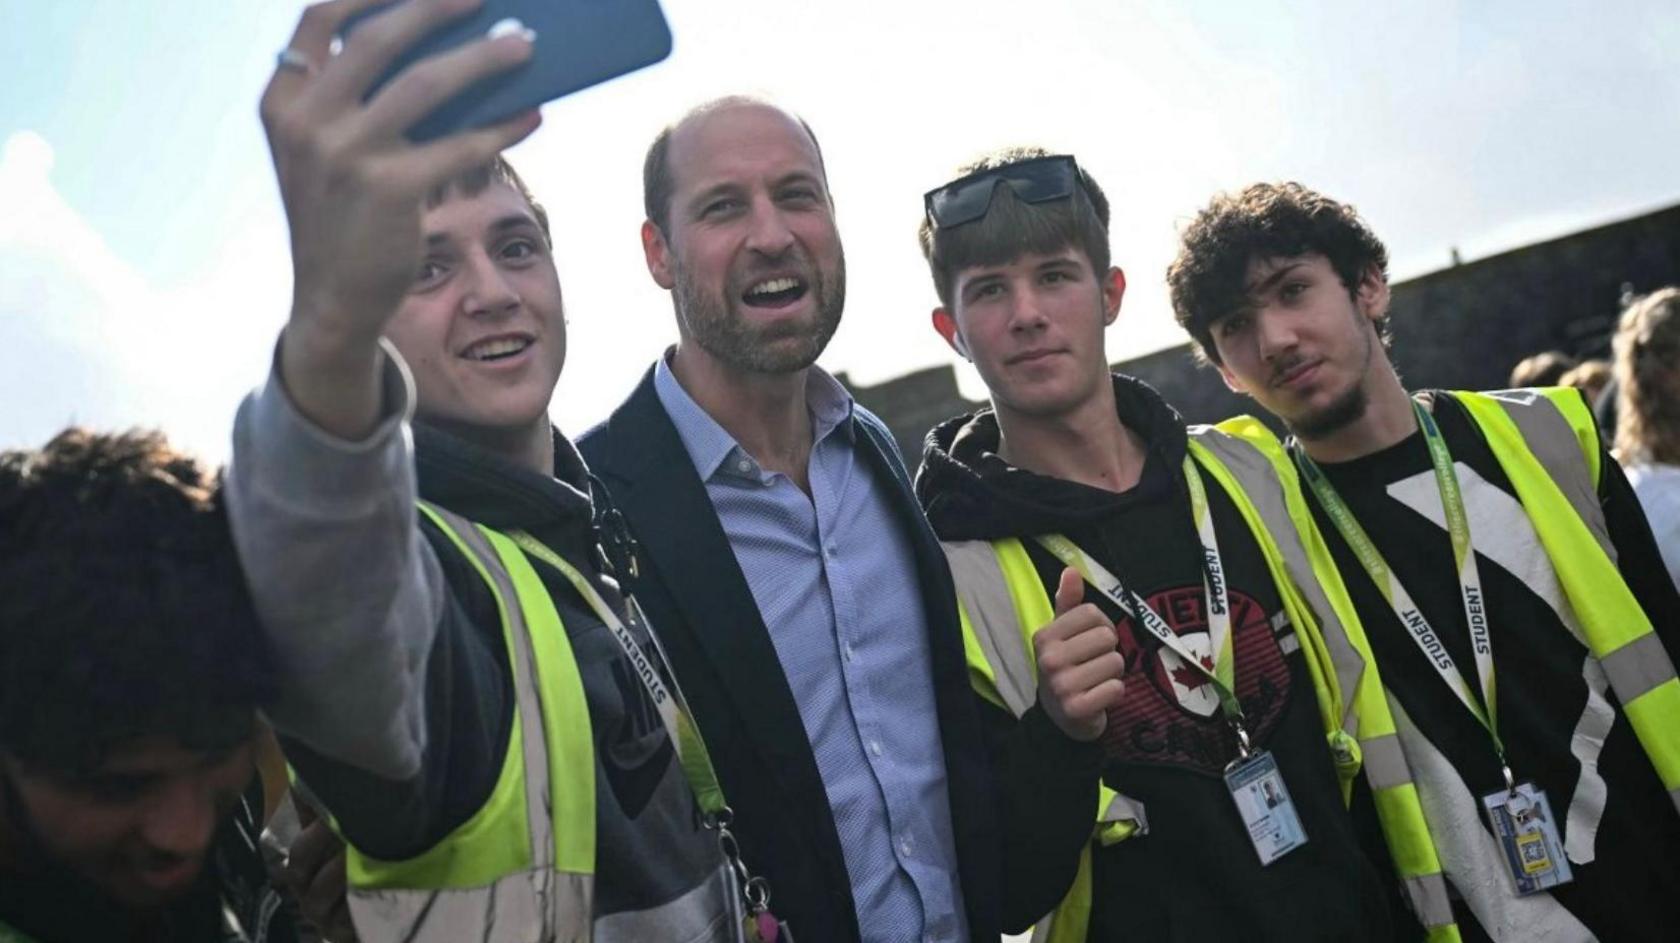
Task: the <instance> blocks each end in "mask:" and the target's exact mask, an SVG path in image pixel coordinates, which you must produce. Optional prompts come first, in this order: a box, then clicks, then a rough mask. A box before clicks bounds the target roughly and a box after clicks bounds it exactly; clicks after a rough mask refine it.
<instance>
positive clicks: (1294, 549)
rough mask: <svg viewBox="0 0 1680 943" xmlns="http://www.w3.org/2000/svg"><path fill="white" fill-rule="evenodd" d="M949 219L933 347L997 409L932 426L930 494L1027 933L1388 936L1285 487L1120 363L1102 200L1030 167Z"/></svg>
mask: <svg viewBox="0 0 1680 943" xmlns="http://www.w3.org/2000/svg"><path fill="white" fill-rule="evenodd" d="M925 209H926V213H925V217H924V219H923V222H922V225H921V229H920V238H921V245H922V250H923V253H924V255H925V256H926V257H927V260H928V263H929V268H930V269H931V271H932V275H933V279H934V287H935V290H936V291H937V292H938V295H939V299H940V306H939V307H937V308H935V309H934V312H933V324H934V328H935V329H936V330H938V331H939V333H940V335H941V336H943V337H944V338H945V339H946V341H947V342H948V343H949V344H950V345H951V347H952V348H953V349H954V350H956V351H957V353H958V354H960V355H961V356H962V357H964V358H965V359H968V360H970V361H972V362H973V363H974V365H975V367H976V368H978V370H979V372H980V376H981V378H982V379H983V380H984V381H985V382H986V386H987V388H988V389H989V391H990V392H991V400H992V405H991V408H990V409H984V410H981V411H980V412H978V413H975V414H973V415H969V416H960V417H957V418H955V419H952V420H950V421H948V422H945V423H943V424H941V425H940V426H938V427H937V428H935V429H934V430H933V432H932V433H931V434H930V435H929V437H928V443H927V449H926V452H925V453H924V456H923V465H922V470H921V472H920V474H919V475H918V477H917V482H916V487H917V493H918V496H919V497H920V498H921V501H922V504H923V507H924V509H925V510H926V511H927V514H928V518H929V520H930V521H931V522H932V523H933V526H934V529H935V530H936V532H937V533H938V534H939V537H940V539H941V541H942V542H943V543H944V547H945V550H946V554H947V556H948V558H949V559H950V562H951V568H952V575H953V577H954V578H955V581H956V584H957V591H958V598H959V600H960V603H961V607H962V614H963V622H964V629H965V631H966V632H967V633H968V641H969V646H968V652H969V666H970V676H971V679H972V680H973V682H974V686H975V688H976V689H977V691H978V692H979V694H980V695H981V697H982V698H983V701H984V705H983V707H984V710H985V720H986V727H987V733H988V738H989V745H990V747H991V749H992V751H993V756H994V760H995V763H996V765H997V767H998V768H999V770H1000V775H1001V776H1002V777H1003V787H1004V792H1005V796H1006V808H1007V815H1006V821H1005V823H1004V825H1005V829H1006V834H1007V840H1008V843H1009V844H1008V852H1007V856H1006V864H1007V865H1008V867H1009V885H1010V889H1009V893H1008V894H1007V895H1006V901H1007V902H1008V904H1009V906H1010V909H1011V912H1010V913H1009V914H1007V917H1008V918H1009V919H1008V925H1009V926H1011V927H1012V928H1015V929H1020V928H1021V927H1022V926H1023V925H1024V924H1029V923H1032V922H1033V921H1034V920H1037V919H1038V918H1040V917H1042V916H1044V915H1045V914H1046V913H1047V912H1050V911H1051V910H1052V909H1053V908H1054V913H1053V914H1052V915H1051V917H1050V918H1048V919H1049V927H1048V934H1049V937H1048V938H1049V939H1052V940H1085V939H1091V940H1122V939H1126V940H1139V939H1141V940H1185V941H1189V940H1198V941H1199V940H1213V939H1265V940H1302V939H1322V940H1348V939H1361V940H1383V939H1390V938H1391V937H1392V928H1391V926H1390V920H1391V916H1390V913H1391V908H1392V905H1393V899H1392V897H1391V895H1390V894H1389V893H1388V890H1387V888H1385V886H1384V881H1383V879H1382V877H1381V876H1380V875H1379V873H1378V871H1377V869H1376V868H1374V867H1373V866H1372V864H1371V862H1370V861H1369V860H1368V859H1367V858H1366V857H1365V855H1364V853H1363V852H1362V851H1361V846H1360V842H1359V838H1358V835H1357V834H1356V832H1357V826H1356V824H1355V822H1354V820H1353V819H1352V818H1350V817H1349V816H1348V814H1347V809H1346V790H1347V789H1348V788H1349V786H1350V776H1351V772H1350V765H1351V763H1352V762H1353V760H1352V756H1351V751H1350V750H1349V749H1348V739H1347V737H1346V735H1345V733H1344V732H1343V731H1342V730H1341V727H1340V722H1341V718H1340V716H1339V714H1338V713H1337V712H1336V711H1334V710H1331V709H1329V708H1328V705H1329V703H1331V702H1330V700H1329V699H1328V698H1327V696H1326V690H1325V689H1326V687H1327V682H1326V681H1325V679H1324V678H1323V677H1322V676H1323V673H1324V666H1323V665H1322V663H1321V662H1320V652H1321V649H1322V642H1321V640H1320V636H1319V630H1320V626H1319V623H1320V621H1321V620H1322V619H1323V618H1326V613H1328V607H1327V606H1326V605H1325V604H1324V600H1323V598H1322V596H1321V595H1320V594H1319V593H1318V590H1317V587H1316V586H1315V585H1313V584H1311V583H1310V582H1309V583H1307V584H1306V585H1296V584H1295V583H1292V582H1291V581H1289V580H1287V579H1285V578H1283V576H1282V574H1283V563H1282V560H1283V558H1284V557H1286V556H1289V555H1292V554H1294V555H1298V554H1300V553H1302V550H1301V548H1300V547H1299V546H1298V545H1296V544H1293V543H1287V542H1284V541H1283V539H1282V538H1274V537H1273V536H1272V535H1271V534H1270V533H1268V531H1269V530H1271V529H1273V528H1276V529H1277V530H1280V531H1282V532H1283V533H1284V534H1292V533H1293V532H1292V530H1290V529H1289V528H1288V527H1287V517H1282V518H1281V524H1280V518H1279V512H1278V510H1277V509H1276V508H1277V506H1278V505H1279V502H1278V501H1277V496H1278V494H1279V489H1278V484H1277V481H1276V478H1275V476H1273V475H1271V474H1270V471H1269V470H1268V469H1265V468H1255V467H1252V466H1250V465H1246V464H1242V463H1241V462H1240V461H1239V460H1240V459H1241V457H1242V454H1243V453H1242V450H1241V447H1240V443H1235V442H1232V441H1229V437H1226V436H1223V435H1221V434H1219V433H1217V432H1214V431H1211V430H1208V429H1206V428H1199V429H1195V430H1190V431H1188V433H1187V430H1186V428H1185V425H1184V422H1183V420H1182V419H1180V418H1179V416H1178V414H1177V413H1175V412H1174V411H1173V410H1172V408H1171V407H1170V406H1168V405H1167V404H1166V403H1165V402H1164V401H1162V400H1161V398H1160V397H1159V395H1158V394H1156V393H1155V391H1154V390H1152V389H1150V388H1149V387H1148V386H1146V385H1144V384H1143V383H1141V382H1139V381H1137V380H1135V379H1132V378H1130V377H1127V376H1123V375H1119V374H1111V373H1110V372H1109V368H1108V358H1107V356H1106V353H1105V351H1104V346H1103V332H1104V330H1105V329H1106V328H1107V327H1108V325H1110V324H1112V323H1113V321H1114V319H1115V317H1116V316H1117V315H1118V314H1119V311H1120V302H1121V297H1122V294H1123V293H1124V291H1125V287H1126V283H1125V277H1124V276H1123V275H1122V273H1121V271H1120V269H1119V268H1117V267H1114V266H1112V265H1111V264H1110V259H1109V243H1108V202H1107V199H1106V197H1105V196H1104V195H1103V192H1102V190H1101V188H1099V187H1098V186H1097V184H1096V182H1095V181H1094V180H1092V179H1091V177H1090V175H1089V174H1087V173H1085V172H1084V171H1083V170H1082V169H1080V168H1079V166H1078V165H1077V164H1076V162H1075V161H1074V159H1073V158H1072V157H1067V156H1053V155H1048V154H1046V153H1045V152H1043V151H1041V150H1036V149H1014V150H1006V151H1001V152H998V153H994V154H992V155H989V156H987V157H984V158H982V159H980V160H979V161H976V162H974V163H972V164H970V165H968V166H967V167H965V168H963V175H962V176H960V177H959V178H958V179H956V180H955V181H953V182H951V183H949V184H946V185H945V186H943V187H940V188H938V189H936V190H934V191H932V192H930V193H929V194H928V195H927V198H926V203H925ZM1329 617H1330V618H1333V615H1330V616H1329ZM1327 735H1328V741H1327ZM1332 746H1335V747H1337V748H1339V749H1337V750H1333V749H1332ZM1336 753H1340V754H1341V755H1340V756H1337V755H1335V754H1336Z"/></svg>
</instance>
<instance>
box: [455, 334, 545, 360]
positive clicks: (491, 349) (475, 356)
mask: <svg viewBox="0 0 1680 943" xmlns="http://www.w3.org/2000/svg"><path fill="white" fill-rule="evenodd" d="M529 346H531V342H530V341H528V340H526V339H525V338H523V337H504V338H500V339H497V340H492V341H483V342H481V343H477V344H474V345H472V346H471V347H468V348H467V350H466V353H465V354H463V355H462V356H464V357H466V358H467V359H468V360H489V359H490V358H491V357H500V356H503V355H504V354H513V353H518V352H519V351H521V350H524V349H525V348H527V347H529Z"/></svg>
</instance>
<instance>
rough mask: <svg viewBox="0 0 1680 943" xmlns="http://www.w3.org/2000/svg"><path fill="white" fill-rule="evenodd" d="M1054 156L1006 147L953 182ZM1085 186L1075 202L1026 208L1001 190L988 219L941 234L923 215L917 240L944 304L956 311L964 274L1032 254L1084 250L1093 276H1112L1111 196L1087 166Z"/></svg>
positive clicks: (967, 168)
mask: <svg viewBox="0 0 1680 943" xmlns="http://www.w3.org/2000/svg"><path fill="white" fill-rule="evenodd" d="M1050 156H1052V155H1051V153H1050V152H1049V151H1047V150H1045V149H1044V148H1042V147H1006V148H1002V149H1000V150H995V151H992V152H990V153H987V154H984V155H981V156H980V157H978V158H976V159H974V160H971V161H969V162H968V163H966V164H964V165H962V166H961V167H958V168H957V172H956V173H955V174H953V175H952V176H951V180H952V181H956V180H960V179H962V178H963V177H966V176H968V175H969V174H974V173H979V172H980V171H982V170H996V169H997V168H999V167H1008V166H1009V165H1011V164H1019V163H1021V162H1022V161H1026V160H1034V159H1036V158H1040V157H1050ZM1079 182H1080V183H1081V184H1082V186H1080V187H1079V188H1078V189H1077V190H1076V192H1075V193H1074V195H1073V199H1071V200H1052V201H1050V202H1046V203H1026V202H1023V201H1022V200H1020V199H1019V198H1018V197H1016V196H1015V191H1014V190H1012V189H1010V188H1009V187H998V188H997V190H996V191H994V192H993V194H992V205H991V208H990V209H988V210H987V211H986V215H985V216H983V217H981V218H980V219H977V220H975V221H974V222H972V223H965V224H963V225H961V226H957V227H954V228H952V229H935V228H934V227H933V223H932V222H931V221H930V220H929V219H928V218H927V214H926V213H924V214H922V221H921V225H919V226H918V227H916V240H917V242H919V243H920V244H921V247H922V258H924V259H927V263H928V268H929V269H930V270H931V272H932V274H933V287H934V290H935V291H937V292H938V293H939V303H940V304H943V305H944V306H945V307H947V308H949V307H950V306H951V291H952V289H953V288H955V287H956V282H957V276H958V275H959V274H961V273H962V271H963V270H964V269H969V268H973V267H974V266H976V265H999V264H1002V263H1005V262H1010V261H1013V260H1014V259H1018V258H1020V257H1021V256H1024V255H1027V254H1029V253H1039V254H1049V253H1052V252H1060V251H1062V250H1063V249H1066V248H1068V247H1069V246H1078V247H1079V248H1081V249H1083V250H1084V251H1085V255H1086V257H1087V258H1089V259H1090V261H1091V269H1092V271H1094V272H1095V273H1096V274H1097V275H1098V276H1101V275H1102V273H1104V272H1106V271H1108V266H1109V245H1108V197H1107V196H1106V195H1104V193H1103V190H1102V187H1100V186H1097V181H1096V180H1094V179H1093V178H1092V177H1091V175H1090V174H1088V173H1086V172H1085V168H1083V167H1081V168H1079Z"/></svg>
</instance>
